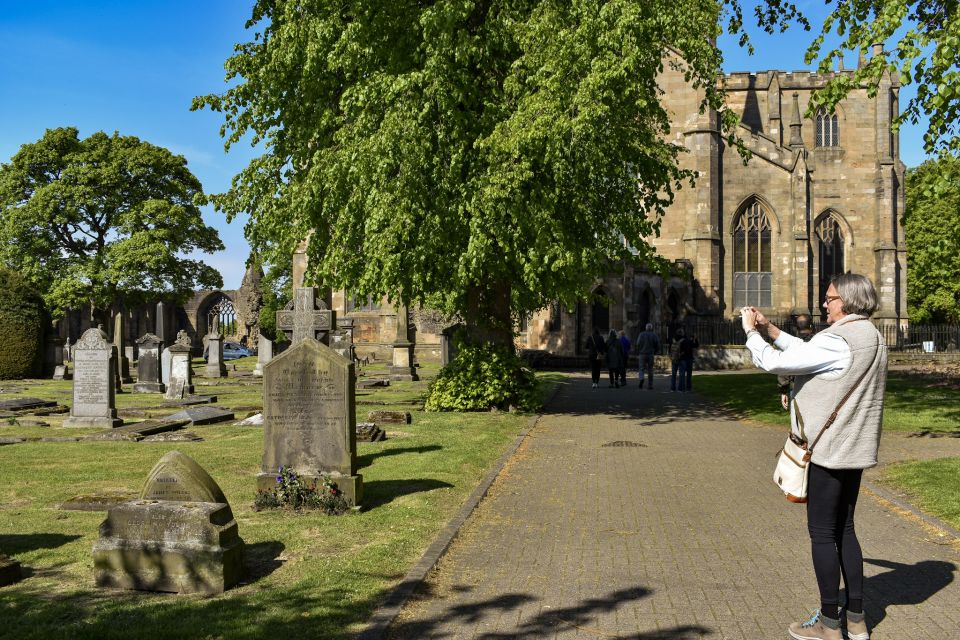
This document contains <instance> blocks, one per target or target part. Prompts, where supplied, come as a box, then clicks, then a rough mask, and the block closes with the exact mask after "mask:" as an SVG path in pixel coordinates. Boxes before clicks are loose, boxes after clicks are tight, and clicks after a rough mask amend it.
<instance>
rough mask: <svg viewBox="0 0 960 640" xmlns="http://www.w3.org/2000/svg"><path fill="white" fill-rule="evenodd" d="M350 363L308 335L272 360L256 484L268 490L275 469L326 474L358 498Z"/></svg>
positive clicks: (307, 475) (360, 493)
mask: <svg viewBox="0 0 960 640" xmlns="http://www.w3.org/2000/svg"><path fill="white" fill-rule="evenodd" d="M355 375H356V374H355V370H354V364H353V363H352V362H350V361H349V360H347V359H346V358H343V357H342V356H340V355H339V354H337V353H335V352H334V351H333V350H332V349H330V348H329V347H327V346H326V345H324V344H321V343H320V342H317V341H316V340H312V339H303V340H301V341H300V342H299V343H296V344H294V345H293V346H292V347H291V348H290V349H288V350H287V351H285V352H284V353H282V354H280V355H279V356H277V357H276V358H274V359H273V360H272V361H271V362H270V363H269V364H268V365H267V366H266V367H265V368H264V376H263V417H264V444H263V463H262V466H261V470H260V474H259V475H258V476H257V488H258V489H260V490H267V491H269V490H272V489H273V487H274V486H275V484H276V476H277V470H278V469H279V468H280V467H282V466H286V467H290V468H292V469H293V470H294V471H295V472H296V473H297V474H299V475H300V476H301V477H303V478H305V479H307V480H308V481H311V480H313V481H319V480H320V478H321V476H322V475H324V474H327V475H329V476H331V478H332V479H333V480H334V482H336V483H337V485H338V486H339V488H340V490H341V491H343V493H344V496H345V497H346V498H347V499H348V500H350V501H351V502H352V503H353V504H354V505H359V504H360V503H361V502H362V500H363V478H362V476H360V475H359V474H357V459H356V458H357V434H356V428H357V417H356V407H355V397H354V384H355Z"/></svg>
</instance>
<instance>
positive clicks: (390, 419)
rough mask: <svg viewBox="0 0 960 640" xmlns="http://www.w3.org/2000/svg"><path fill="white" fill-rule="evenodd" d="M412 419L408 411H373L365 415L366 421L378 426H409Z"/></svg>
mask: <svg viewBox="0 0 960 640" xmlns="http://www.w3.org/2000/svg"><path fill="white" fill-rule="evenodd" d="M412 419H413V417H412V416H411V415H410V412H409V411H385V410H375V411H371V412H369V413H368V414H367V420H369V421H370V422H376V423H378V424H383V423H387V424H410V422H411V420H412Z"/></svg>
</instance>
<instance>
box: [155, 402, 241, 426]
mask: <svg viewBox="0 0 960 640" xmlns="http://www.w3.org/2000/svg"><path fill="white" fill-rule="evenodd" d="M233 419H234V415H233V411H227V410H225V409H221V408H220V407H190V408H189V409H184V410H183V411H178V412H176V413H174V414H172V415H169V416H167V420H187V421H189V422H190V424H192V425H195V426H197V425H202V424H214V423H216V422H226V421H227V420H233Z"/></svg>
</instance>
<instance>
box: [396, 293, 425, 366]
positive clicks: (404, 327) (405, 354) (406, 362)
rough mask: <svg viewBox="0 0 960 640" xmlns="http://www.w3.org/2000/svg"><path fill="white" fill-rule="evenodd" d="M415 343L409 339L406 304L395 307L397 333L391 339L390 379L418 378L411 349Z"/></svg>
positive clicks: (408, 320) (408, 318)
mask: <svg viewBox="0 0 960 640" xmlns="http://www.w3.org/2000/svg"><path fill="white" fill-rule="evenodd" d="M415 346H416V345H414V343H413V342H411V340H410V317H409V314H408V312H407V307H406V305H400V306H398V307H397V333H396V337H395V338H394V341H393V365H392V366H391V367H390V379H391V380H419V379H420V377H419V376H418V375H417V370H416V369H415V368H414V366H413V349H414V347H415Z"/></svg>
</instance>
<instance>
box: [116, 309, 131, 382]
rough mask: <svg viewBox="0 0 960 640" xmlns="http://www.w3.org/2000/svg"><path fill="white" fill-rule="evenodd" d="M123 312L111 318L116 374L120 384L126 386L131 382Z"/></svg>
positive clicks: (118, 312)
mask: <svg viewBox="0 0 960 640" xmlns="http://www.w3.org/2000/svg"><path fill="white" fill-rule="evenodd" d="M125 331H126V323H125V320H124V312H123V311H117V313H116V314H115V315H114V316H113V346H115V347H116V348H117V373H118V374H119V375H120V382H122V383H124V384H126V383H128V382H133V378H131V377H130V360H129V359H127V343H126V341H127V336H126V333H125Z"/></svg>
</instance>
